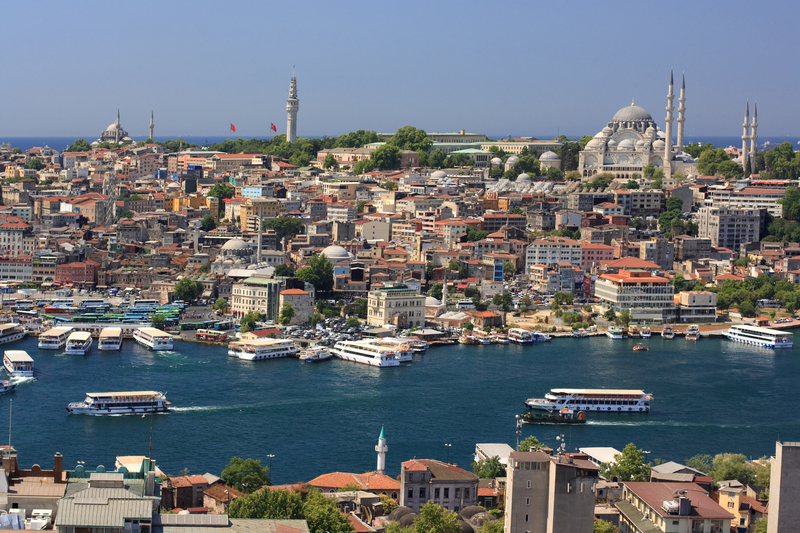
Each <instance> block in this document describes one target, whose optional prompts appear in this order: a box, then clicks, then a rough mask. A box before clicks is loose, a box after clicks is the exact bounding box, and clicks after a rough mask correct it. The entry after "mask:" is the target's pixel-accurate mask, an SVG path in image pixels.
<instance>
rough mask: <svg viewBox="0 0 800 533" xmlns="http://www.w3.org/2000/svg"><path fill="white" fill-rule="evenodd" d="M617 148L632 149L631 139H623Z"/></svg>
mask: <svg viewBox="0 0 800 533" xmlns="http://www.w3.org/2000/svg"><path fill="white" fill-rule="evenodd" d="M617 150H633V141H631V140H630V139H625V140H624V141H622V142H621V143H619V145H617Z"/></svg>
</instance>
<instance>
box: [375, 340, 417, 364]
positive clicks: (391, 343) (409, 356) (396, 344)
mask: <svg viewBox="0 0 800 533" xmlns="http://www.w3.org/2000/svg"><path fill="white" fill-rule="evenodd" d="M366 340H367V341H368V342H371V343H372V344H375V345H376V346H388V347H389V348H395V349H396V350H397V354H398V357H399V358H400V362H401V363H411V362H412V361H413V360H414V351H413V350H412V349H411V343H410V342H408V340H406V339H401V338H396V337H384V338H382V339H366Z"/></svg>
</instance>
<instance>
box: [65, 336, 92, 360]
mask: <svg viewBox="0 0 800 533" xmlns="http://www.w3.org/2000/svg"><path fill="white" fill-rule="evenodd" d="M91 347H92V334H91V333H89V332H88V331H73V332H72V333H70V334H69V337H67V349H66V350H65V351H66V352H67V353H68V354H72V355H86V352H87V351H88V350H89V348H91Z"/></svg>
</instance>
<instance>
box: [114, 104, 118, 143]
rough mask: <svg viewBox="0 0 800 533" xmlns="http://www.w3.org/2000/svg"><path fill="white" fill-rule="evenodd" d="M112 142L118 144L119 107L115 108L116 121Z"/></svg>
mask: <svg viewBox="0 0 800 533" xmlns="http://www.w3.org/2000/svg"><path fill="white" fill-rule="evenodd" d="M114 143H116V144H119V108H117V123H116V127H115V128H114Z"/></svg>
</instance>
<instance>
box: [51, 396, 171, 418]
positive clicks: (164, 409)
mask: <svg viewBox="0 0 800 533" xmlns="http://www.w3.org/2000/svg"><path fill="white" fill-rule="evenodd" d="M169 406H170V403H169V402H168V401H167V397H166V395H165V394H164V393H163V392H156V391H130V392H89V393H87V394H86V399H85V400H83V401H82V402H73V403H71V404H69V405H67V411H69V412H70V413H74V414H76V415H134V414H145V413H168V412H169Z"/></svg>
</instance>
